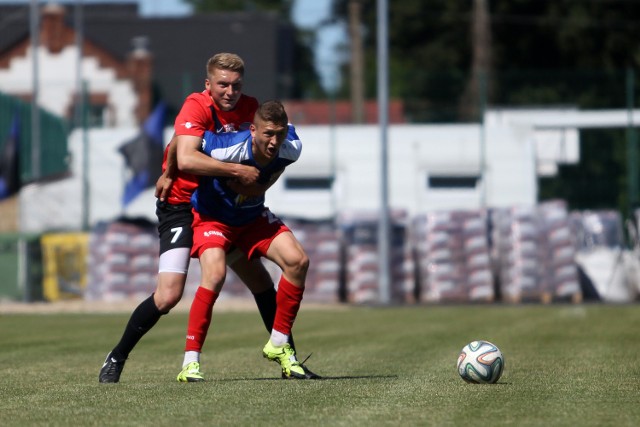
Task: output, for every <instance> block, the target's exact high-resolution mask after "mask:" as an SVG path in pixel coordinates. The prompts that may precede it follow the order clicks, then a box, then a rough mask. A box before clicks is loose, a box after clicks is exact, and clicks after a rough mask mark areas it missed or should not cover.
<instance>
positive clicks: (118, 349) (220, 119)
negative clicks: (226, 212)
mask: <svg viewBox="0 0 640 427" xmlns="http://www.w3.org/2000/svg"><path fill="white" fill-rule="evenodd" d="M243 76H244V62H243V61H242V59H241V58H240V57H239V56H238V55H235V54H230V53H220V54H217V55H214V56H213V57H212V58H210V59H209V61H208V63H207V79H206V80H205V90H204V91H202V92H200V93H194V94H191V95H189V97H187V99H186V100H185V102H184V105H183V107H182V109H181V110H180V113H179V114H178V117H177V118H176V122H175V133H174V137H173V138H172V140H171V142H170V143H169V145H168V146H167V148H166V150H165V155H164V160H163V174H162V176H161V177H160V179H159V180H158V182H157V183H156V197H158V201H157V202H156V215H157V216H158V232H159V235H160V262H159V270H158V284H157V287H156V290H155V292H154V293H153V294H152V295H151V296H150V297H149V298H147V299H146V300H144V301H143V302H142V303H140V305H138V307H137V308H136V309H135V310H134V311H133V313H132V314H131V317H130V319H129V322H128V323H127V325H126V327H125V330H124V333H123V335H122V338H121V339H120V342H119V343H118V344H117V345H116V346H115V347H114V348H113V349H112V350H111V352H110V353H109V354H108V355H107V358H106V360H105V362H104V364H103V366H102V369H101V370H100V375H99V381H100V382H101V383H116V382H118V381H119V380H120V374H121V373H122V370H123V368H124V363H125V361H126V359H127V358H128V357H129V353H130V352H131V351H132V350H133V348H134V347H135V345H136V344H137V343H138V341H139V340H140V339H141V338H142V336H144V334H146V333H147V332H148V331H149V330H150V329H151V328H152V327H153V326H154V325H155V324H156V322H157V321H158V320H159V319H160V317H161V316H162V315H164V314H167V313H169V311H170V310H171V309H172V308H173V307H175V305H176V304H177V303H178V302H179V301H180V299H181V298H182V294H183V291H184V286H185V283H186V277H187V270H188V267H189V261H190V251H191V246H192V242H193V232H192V229H191V223H192V221H193V215H192V213H191V204H190V199H191V193H193V191H194V190H195V188H196V187H197V185H198V177H197V175H216V176H227V177H233V178H235V179H236V180H237V181H238V182H239V183H240V184H242V185H245V186H250V185H252V184H254V185H255V182H256V179H257V178H258V174H259V172H258V170H257V169H256V168H254V167H252V166H245V165H240V164H232V163H224V162H220V161H217V160H215V159H213V158H211V157H209V156H206V155H204V154H202V153H197V152H196V153H193V152H190V153H188V155H183V156H181V159H182V160H181V162H182V164H181V165H178V164H177V158H178V157H177V153H178V150H180V149H181V147H182V146H183V145H187V144H188V143H189V142H193V141H194V140H198V141H201V140H202V136H203V135H204V132H205V131H207V130H210V131H214V132H233V131H237V130H240V129H243V128H245V127H248V126H249V124H250V123H251V122H252V120H253V115H254V113H255V111H256V109H257V107H258V101H257V100H256V99H255V98H253V97H250V96H247V95H244V94H242V92H241V90H242V79H243ZM178 166H180V168H179V169H180V170H179V169H178ZM254 191H255V188H254ZM228 264H229V265H230V267H231V268H232V269H233V270H234V272H236V274H237V275H238V277H240V279H241V280H242V281H243V282H244V283H245V284H247V286H248V287H249V289H250V290H251V292H252V293H253V295H254V297H255V299H256V303H257V305H258V308H259V310H260V314H261V316H262V319H263V321H264V323H265V327H266V328H267V330H268V331H271V328H272V325H273V319H274V317H275V312H276V302H275V301H276V291H275V288H274V285H273V281H272V280H271V277H270V276H269V274H268V272H267V271H266V269H265V268H264V266H263V265H262V263H261V262H260V261H259V260H252V261H248V260H247V259H246V257H245V256H238V255H237V254H230V255H229V257H228ZM202 298H207V295H204V296H203V295H200V294H199V293H198V292H196V295H195V298H194V299H195V300H200V299H202ZM291 345H292V346H293V343H292V344H291Z"/></svg>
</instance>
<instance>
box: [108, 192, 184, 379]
mask: <svg viewBox="0 0 640 427" xmlns="http://www.w3.org/2000/svg"><path fill="white" fill-rule="evenodd" d="M156 214H157V215H158V221H159V226H158V231H159V235H160V261H159V272H158V283H157V286H156V290H155V292H154V293H153V294H151V296H150V297H149V298H147V299H145V300H144V301H142V302H141V303H140V304H139V305H138V306H137V307H136V308H135V310H134V311H133V313H132V314H131V317H130V318H129V321H128V322H127V325H126V326H125V330H124V332H123V334H122V337H121V338H120V341H119V342H118V344H116V346H115V347H114V348H113V349H112V350H111V352H110V353H109V354H108V355H107V358H106V360H105V362H104V364H103V366H102V369H101V370H100V375H99V381H100V382H101V383H116V382H118V381H119V380H120V374H121V373H122V369H123V368H124V363H125V361H126V360H127V358H128V357H129V354H130V353H131V351H132V350H133V348H134V347H135V346H136V344H137V343H138V341H140V339H141V338H142V337H143V336H144V335H145V334H146V333H147V332H148V331H149V330H150V329H151V328H153V326H154V325H155V324H156V323H157V322H158V320H159V319H160V317H161V316H162V315H164V314H167V313H168V312H169V310H171V309H172V308H173V307H174V306H175V305H176V304H177V303H178V301H180V298H181V297H182V292H183V290H184V285H185V281H186V275H187V269H188V266H189V259H190V258H189V253H190V249H191V245H192V233H191V221H192V218H193V216H192V215H191V211H190V209H188V208H187V207H182V208H180V207H175V206H168V207H167V205H165V204H160V203H159V204H158V209H157V211H156Z"/></svg>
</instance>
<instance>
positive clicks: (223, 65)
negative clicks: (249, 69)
mask: <svg viewBox="0 0 640 427" xmlns="http://www.w3.org/2000/svg"><path fill="white" fill-rule="evenodd" d="M216 69H217V70H229V71H234V72H236V73H240V75H241V76H244V61H243V60H242V58H240V57H239V56H238V55H236V54H235V53H227V52H222V53H217V54H215V55H213V56H212V57H211V58H209V60H208V61H207V76H210V75H212V74H213V70H216Z"/></svg>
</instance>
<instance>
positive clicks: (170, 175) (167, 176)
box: [155, 134, 178, 202]
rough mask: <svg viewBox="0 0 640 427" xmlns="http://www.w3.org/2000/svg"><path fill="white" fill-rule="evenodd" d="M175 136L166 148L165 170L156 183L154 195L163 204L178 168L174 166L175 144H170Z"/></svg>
mask: <svg viewBox="0 0 640 427" xmlns="http://www.w3.org/2000/svg"><path fill="white" fill-rule="evenodd" d="M175 137H176V136H175V134H174V135H173V137H172V138H171V141H170V142H169V145H168V147H167V161H166V162H165V169H164V170H163V171H162V175H160V177H159V178H158V180H157V181H156V192H155V195H156V197H157V198H158V199H160V201H161V202H164V200H165V199H166V197H167V196H168V195H169V191H170V190H171V186H172V185H173V181H174V180H175V178H176V174H177V173H178V168H177V166H176V152H175V147H174V145H175V144H172V142H173V141H174V139H175Z"/></svg>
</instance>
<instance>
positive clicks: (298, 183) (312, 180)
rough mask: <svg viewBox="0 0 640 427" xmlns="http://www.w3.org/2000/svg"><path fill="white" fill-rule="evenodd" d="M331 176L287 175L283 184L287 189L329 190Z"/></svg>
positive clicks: (331, 180) (331, 182)
mask: <svg viewBox="0 0 640 427" xmlns="http://www.w3.org/2000/svg"><path fill="white" fill-rule="evenodd" d="M332 184H333V178H331V177H306V178H305V177H291V178H290V177H287V178H286V179H285V182H284V186H285V188H286V189H288V190H330V189H331V185H332Z"/></svg>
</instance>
